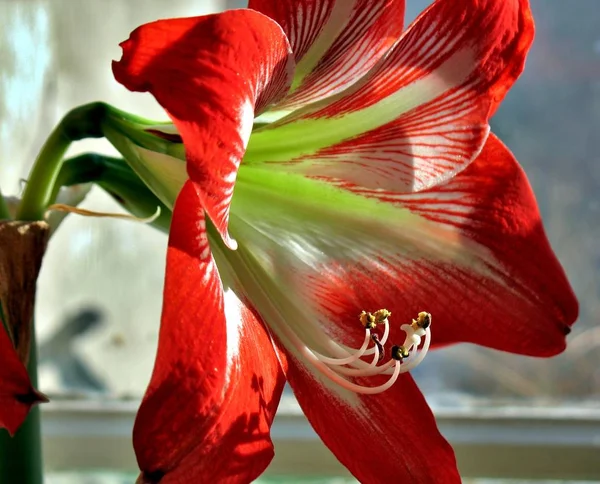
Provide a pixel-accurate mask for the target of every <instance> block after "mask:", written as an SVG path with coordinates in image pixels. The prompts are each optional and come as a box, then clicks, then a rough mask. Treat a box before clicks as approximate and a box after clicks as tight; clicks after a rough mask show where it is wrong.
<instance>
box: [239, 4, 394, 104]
mask: <svg viewBox="0 0 600 484" xmlns="http://www.w3.org/2000/svg"><path fill="white" fill-rule="evenodd" d="M404 4H405V1H404V0H337V1H336V0H301V1H295V2H291V1H277V0H250V2H249V5H248V6H249V8H253V9H255V10H258V11H260V12H262V13H264V14H266V15H268V16H269V17H271V18H272V19H274V20H275V21H277V23H279V24H280V25H281V26H282V27H283V30H284V31H285V33H286V34H287V37H288V38H289V39H290V44H291V46H292V50H293V51H294V55H295V57H296V61H297V62H298V69H299V70H302V68H303V65H304V64H305V63H307V61H308V64H309V65H306V66H305V70H306V71H307V72H302V73H300V76H301V79H299V80H297V81H295V83H298V82H299V84H298V85H297V86H294V87H295V89H294V91H293V93H292V94H291V95H289V96H288V97H287V98H286V99H285V100H284V101H283V102H282V103H281V104H280V105H279V106H278V108H282V109H287V108H295V107H297V106H300V105H302V104H306V103H309V102H314V101H317V100H319V99H322V98H324V97H327V96H331V95H333V94H335V93H338V92H340V91H342V90H343V89H345V88H346V87H348V86H350V85H351V84H353V83H354V82H356V80H357V79H360V78H361V77H362V76H363V75H364V74H366V73H367V72H368V70H369V69H370V68H371V67H373V66H374V65H375V63H376V62H377V61H378V60H379V59H380V58H381V57H382V56H383V55H384V54H385V52H386V51H387V49H388V48H389V47H390V46H391V45H392V44H393V43H394V42H395V41H396V39H397V38H398V37H399V36H400V34H401V32H402V27H403V22H404ZM306 57H310V59H307V58H306ZM303 61H304V64H303Z"/></svg>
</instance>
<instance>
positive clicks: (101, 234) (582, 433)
mask: <svg viewBox="0 0 600 484" xmlns="http://www.w3.org/2000/svg"><path fill="white" fill-rule="evenodd" d="M241 3H242V2H228V3H227V6H228V7H233V6H236V7H239V6H243V5H242V4H241ZM428 3H429V2H428V1H427V0H410V1H408V2H407V4H408V5H407V9H408V10H407V16H408V18H409V19H410V18H414V17H415V16H416V15H417V14H418V13H419V12H420V11H421V10H422V9H423V8H424V7H425V6H426V5H427V4H428ZM531 4H532V7H533V10H534V16H535V18H536V23H537V36H536V41H535V44H534V46H533V49H532V51H531V54H530V56H529V58H528V64H527V69H526V71H525V73H524V74H523V76H522V78H521V79H520V80H519V82H518V83H517V85H516V86H515V87H514V88H513V89H512V91H511V92H510V93H509V95H508V96H507V98H506V100H505V102H504V103H503V105H502V106H501V108H500V110H499V111H498V113H497V115H496V116H495V117H494V118H493V120H492V128H493V130H494V131H495V132H496V133H497V134H498V135H500V137H501V138H502V139H503V141H504V142H505V143H506V144H507V145H508V146H509V147H510V148H511V149H512V151H513V152H514V153H515V155H516V156H517V158H518V159H519V160H520V162H521V163H522V165H523V167H524V169H525V171H526V172H527V174H528V176H529V179H530V181H531V183H532V185H533V188H534V191H535V193H536V196H537V198H538V202H539V206H540V209H541V212H542V215H543V218H544V223H545V228H546V231H547V233H548V236H549V239H550V241H551V243H552V245H553V247H554V249H555V251H556V253H557V255H558V257H559V259H560V260H561V262H562V264H563V265H564V268H565V270H566V272H567V274H568V276H569V278H570V280H571V282H572V284H573V286H574V289H575V292H576V293H577V295H578V297H579V300H580V304H581V311H580V320H579V322H578V323H577V325H576V326H575V329H574V331H573V333H572V335H571V336H570V338H569V347H568V349H567V351H566V352H565V353H564V354H563V355H561V356H559V357H556V358H554V359H552V360H535V359H530V358H525V357H519V356H515V355H508V354H501V353H499V352H494V351H492V350H487V349H479V348H474V347H469V346H465V345H462V346H459V347H455V348H450V349H447V350H445V351H443V352H439V353H435V354H433V355H431V356H429V357H428V358H427V359H426V361H425V362H424V363H423V365H421V366H420V367H419V368H418V369H417V371H415V377H416V378H417V380H418V382H419V384H420V385H421V388H422V389H423V390H424V393H425V394H426V396H427V397H428V400H429V401H430V403H431V404H432V406H433V407H434V409H435V410H436V414H437V416H438V419H439V423H440V427H441V429H442V432H443V433H445V435H446V436H447V437H448V438H449V440H450V441H451V442H452V443H453V444H454V446H455V449H456V451H457V456H458V459H459V462H460V466H461V470H462V472H463V474H464V476H465V477H473V478H477V477H491V478H519V479H527V478H532V479H549V478H555V479H564V480H567V479H582V480H583V479H589V480H600V459H598V458H597V457H598V455H600V405H599V404H598V397H599V395H600V327H599V326H598V323H599V322H600V244H599V242H598V240H600V224H598V220H600V190H599V188H600V136H598V133H600V28H599V26H600V24H599V23H598V19H599V18H600V4H598V2H597V1H596V0H577V1H576V2H565V1H562V0H546V1H541V0H531ZM224 6H225V4H224V2H222V1H219V0H213V1H207V0H205V1H202V2H192V1H189V0H179V1H176V2H169V8H168V10H165V3H164V2H161V1H160V0H131V1H127V2H125V1H122V0H105V1H104V2H72V1H70V0H52V2H49V1H44V0H33V1H29V2H19V1H17V0H0V25H2V28H1V29H0V59H1V63H0V157H1V159H2V160H3V162H2V163H1V164H0V180H2V189H3V190H4V192H6V193H9V194H10V193H12V194H17V193H18V192H19V187H20V183H21V181H20V180H21V179H23V178H25V177H26V175H27V172H28V169H29V166H30V164H31V161H32V159H33V157H34V156H35V153H36V151H37V149H38V148H39V147H40V145H41V143H42V142H43V141H44V139H45V137H46V136H47V134H48V132H49V131H50V129H51V128H52V127H53V126H54V125H55V124H56V122H57V121H58V119H59V118H60V117H61V116H62V115H63V114H64V113H65V112H66V111H67V110H68V109H69V108H71V107H73V106H75V105H78V104H82V103H85V102H90V101H94V100H97V99H102V100H106V101H107V102H110V103H113V104H115V105H117V106H119V107H121V108H123V109H125V110H129V111H131V112H136V113H140V114H143V115H147V116H149V117H153V118H158V119H162V118H164V115H163V113H162V111H161V109H160V108H159V107H158V106H157V105H156V104H155V103H154V101H153V99H152V98H151V97H150V96H149V95H145V96H142V95H132V94H129V93H127V92H125V91H124V89H122V88H121V86H119V85H117V84H116V82H115V81H113V80H112V75H111V72H110V61H111V59H113V58H117V57H118V55H119V52H120V51H119V48H118V43H119V42H120V41H121V40H122V39H124V38H126V37H127V35H128V34H129V32H130V30H132V29H133V28H134V27H136V26H137V25H139V24H140V23H143V22H147V21H150V20H153V19H156V18H159V17H164V16H184V15H193V14H200V13H203V12H206V11H210V10H218V9H221V8H224ZM106 11H110V12H111V20H110V21H109V22H99V20H98V19H101V18H103V16H105V15H106ZM90 150H94V151H104V152H106V151H108V152H111V151H110V148H109V146H108V145H107V144H105V143H103V142H101V141H86V142H84V143H81V144H78V145H76V146H75V147H74V148H73V150H72V151H71V153H72V154H75V153H79V152H84V151H90ZM7 160H9V161H10V162H7ZM83 206H84V207H86V208H93V209H95V210H103V211H113V212H114V211H119V208H118V207H117V206H116V205H115V204H114V203H113V202H112V201H111V200H109V199H108V197H107V196H105V195H104V194H103V193H101V192H100V191H99V190H96V189H93V190H92V192H91V193H90V194H89V195H88V196H87V199H86V202H85V203H84V205H83ZM165 246H166V238H165V237H164V236H163V235H162V234H159V233H155V232H154V231H153V230H151V229H149V228H148V227H145V226H143V225H141V224H134V223H130V222H123V221H114V220H107V219H85V218H78V217H76V216H70V217H68V219H67V220H66V222H65V223H64V226H63V227H61V229H60V230H59V231H58V232H57V234H56V235H55V236H54V237H53V240H52V242H51V244H50V248H49V252H48V254H47V257H46V259H45V262H44V268H43V271H42V274H41V279H40V282H39V286H38V303H37V309H36V320H37V330H38V334H39V344H40V365H41V366H40V377H41V388H42V389H43V390H44V391H45V392H46V393H48V394H50V395H51V396H52V397H53V402H52V403H51V404H49V405H47V406H45V407H44V439H45V440H44V443H45V455H46V465H47V466H48V468H49V469H50V470H59V469H63V470H64V469H79V470H81V469H92V468H95V469H97V468H106V469H110V470H112V471H115V472H120V471H127V470H129V471H134V470H135V461H134V460H133V453H132V450H131V445H130V428H131V425H132V421H133V417H134V413H135V408H136V405H137V401H138V400H139V398H140V396H141V395H142V393H143V391H144V389H145V386H146V384H147V381H148V378H149V375H150V371H151V369H152V364H153V359H154V352H155V348H156V343H157V336H156V333H157V327H158V321H159V314H160V295H161V287H162V279H163V271H164V250H165ZM115 281H118V284H117V283H116V282H115ZM532 317H535V315H532ZM273 434H274V439H275V441H276V442H277V445H278V447H277V451H278V457H277V460H276V461H275V462H274V464H273V466H272V468H271V469H270V473H271V474H279V475H302V474H303V473H304V472H306V470H307V469H310V470H311V471H313V470H314V471H318V473H319V475H338V474H339V475H346V474H344V469H343V468H341V467H340V466H339V464H337V462H336V461H335V459H334V458H333V457H332V456H331V455H330V454H328V453H326V452H323V450H322V445H321V443H320V441H319V440H318V439H317V438H316V436H315V434H314V433H313V432H312V430H311V429H310V427H309V426H308V424H307V423H306V421H305V420H304V419H303V418H302V416H301V414H300V413H299V410H298V408H297V406H296V405H295V403H294V400H293V397H292V396H291V393H290V394H288V395H287V396H286V398H285V399H284V404H283V405H282V411H281V413H280V415H279V417H278V420H277V423H276V425H275V427H274V429H273ZM82 442H85V444H82ZM300 448H301V449H302V452H297V451H292V449H300ZM307 464H310V465H307ZM55 479H56V480H55V481H54V480H53V481H51V483H52V484H63V482H64V483H65V484H66V482H68V481H63V480H61V479H66V477H60V476H57V477H55ZM119 479H120V478H119V477H118V476H116V477H114V481H108V480H106V481H102V482H115V483H116V482H121V481H119ZM89 482H96V481H93V480H90V481H89ZM97 482H100V481H97ZM265 482H267V481H265ZM269 482H270V481H269ZM287 482H290V481H287ZM336 482H338V481H336ZM339 482H344V481H339ZM478 482H479V481H478ZM481 482H483V481H481ZM486 482H488V481H486ZM489 482H492V481H489ZM494 482H495V481H494Z"/></svg>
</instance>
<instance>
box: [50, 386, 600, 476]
mask: <svg viewBox="0 0 600 484" xmlns="http://www.w3.org/2000/svg"><path fill="white" fill-rule="evenodd" d="M137 406H138V403H137V402H133V401H129V402H128V401H114V400H111V401H107V400H88V399H86V400H62V401H61V400H54V401H53V402H52V403H51V404H48V405H44V406H42V409H43V436H44V437H43V439H44V459H45V466H46V468H47V469H48V470H65V469H68V470H84V469H111V470H116V471H120V470H125V471H132V470H135V469H136V468H137V466H136V463H135V457H134V454H133V449H132V446H131V429H132V426H133V420H134V417H135V412H136V410H137ZM435 413H436V417H437V421H438V424H439V427H440V430H441V432H442V433H443V434H444V435H445V436H446V437H447V438H448V440H449V441H450V443H451V444H452V445H453V447H454V449H455V452H456V457H457V460H458V463H459V468H460V470H461V475H462V476H463V477H490V478H521V479H550V478H551V479H573V480H576V479H580V480H594V481H597V480H600V408H573V407H569V408H556V407H554V408H552V407H531V406H529V407H526V406H521V407H517V406H508V407H493V406H487V407H480V406H477V407H471V408H456V409H454V408H453V409H448V408H439V409H436V412H435ZM272 438H273V441H274V443H275V453H276V455H275V459H274V460H273V463H272V464H271V466H270V467H269V469H268V471H267V473H268V474H270V475H298V476H302V475H309V474H310V475H319V476H329V475H339V476H345V475H348V472H347V471H346V470H345V469H344V468H343V467H342V466H341V465H340V464H339V463H338V462H337V460H336V459H335V457H333V455H332V454H331V453H330V452H328V451H327V450H326V449H325V448H324V446H323V444H322V443H321V441H320V440H319V438H318V436H317V435H316V434H315V432H314V431H313V430H312V428H311V427H310V425H309V424H308V422H307V421H306V420H305V419H304V416H303V415H302V412H301V411H300V409H299V407H298V405H297V404H296V402H295V400H294V399H293V397H289V396H284V398H283V399H282V402H281V406H280V411H279V413H278V415H277V418H276V420H275V423H274V425H273V428H272ZM408 445H410V444H408Z"/></svg>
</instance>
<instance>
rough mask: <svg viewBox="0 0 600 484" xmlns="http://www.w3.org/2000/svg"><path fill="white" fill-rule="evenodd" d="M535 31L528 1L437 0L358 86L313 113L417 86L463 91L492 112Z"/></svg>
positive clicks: (344, 109) (350, 107) (359, 105)
mask: <svg viewBox="0 0 600 484" xmlns="http://www.w3.org/2000/svg"><path fill="white" fill-rule="evenodd" d="M533 31H534V27H533V18H532V15H531V10H530V8H529V2H528V1H527V0H464V1H461V2H456V1H455V0H437V1H436V2H434V3H433V4H432V5H431V6H430V7H429V8H428V9H427V10H425V11H424V12H423V13H422V14H421V15H420V16H419V17H418V18H417V19H416V20H415V21H414V22H413V23H412V24H411V25H410V26H409V28H408V29H407V30H406V32H405V33H404V35H403V36H402V37H401V38H400V39H399V40H398V42H397V43H396V45H394V47H393V48H392V49H391V50H390V52H389V53H388V54H387V55H386V58H385V61H383V62H381V63H380V64H379V65H378V66H377V67H376V68H375V69H373V71H371V72H370V73H369V77H368V78H366V79H365V82H364V83H361V86H360V88H359V89H358V86H357V89H356V90H353V91H352V92H349V93H348V95H346V96H343V97H341V98H340V99H339V100H338V101H336V102H334V103H331V104H330V105H328V106H327V107H326V108H324V109H323V110H321V111H319V112H317V113H316V114H313V116H319V117H322V116H339V115H341V114H344V113H348V112H352V111H358V110H362V109H364V108H365V107H367V106H370V105H372V104H375V103H376V102H378V101H381V100H382V99H384V98H386V97H388V96H390V95H393V94H394V93H396V92H397V91H399V90H401V89H403V88H406V87H409V86H411V87H412V88H417V87H418V84H421V85H422V87H426V88H429V89H430V93H427V94H429V95H431V94H436V97H437V95H445V96H447V95H449V94H452V93H456V92H457V91H459V90H465V91H467V92H468V93H472V94H476V95H478V96H479V97H480V99H479V101H480V102H484V101H487V102H488V103H489V104H491V105H492V107H493V108H492V109H491V112H490V114H491V113H493V111H494V110H495V109H494V108H495V107H496V106H497V105H498V103H500V101H501V100H502V99H503V97H504V95H505V94H506V92H507V91H508V90H509V89H510V87H511V86H512V84H513V83H514V81H515V80H516V78H517V77H518V76H519V75H520V74H521V72H522V70H523V67H524V65H525V57H526V55H527V52H528V51H529V47H530V46H531V43H532V41H533ZM438 91H441V92H439V93H438ZM465 97H466V98H468V97H467V96H465ZM469 97H470V96H469Z"/></svg>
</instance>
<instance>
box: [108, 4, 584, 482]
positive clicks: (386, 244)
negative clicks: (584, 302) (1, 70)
mask: <svg viewBox="0 0 600 484" xmlns="http://www.w3.org/2000/svg"><path fill="white" fill-rule="evenodd" d="M249 8H250V9H242V10H234V11H228V12H224V13H220V14H216V15H208V16H203V17H196V18H183V19H169V20H160V21H157V22H153V23H150V24H147V25H143V26H141V27H139V28H138V29H136V30H135V31H134V32H133V33H132V34H131V36H130V38H129V40H127V41H125V42H124V43H123V44H122V47H123V51H124V52H123V57H122V59H121V60H120V61H118V62H116V63H115V64H114V73H115V76H116V78H117V80H118V81H119V82H121V83H122V84H124V85H125V86H126V87H127V88H129V89H130V90H134V91H148V92H150V93H151V94H152V95H154V97H155V98H156V99H157V101H158V102H159V103H160V104H161V105H162V106H163V107H164V109H165V110H166V111H167V113H168V114H169V116H170V117H171V119H172V120H173V123H174V126H175V128H176V130H174V132H172V133H170V134H168V135H167V134H164V135H163V136H165V137H167V138H170V139H174V140H178V139H179V138H178V136H180V137H181V138H180V139H181V140H183V143H184V146H185V153H186V168H187V176H182V177H181V179H180V180H179V181H176V179H177V176H174V172H175V171H176V170H177V169H176V168H174V167H175V166H176V165H178V164H180V165H183V164H182V163H180V162H177V161H175V160H173V162H172V164H171V163H170V162H169V161H168V159H167V158H168V157H166V156H165V157H164V159H163V162H164V163H163V164H162V166H160V165H161V163H155V164H154V165H153V166H152V167H151V168H148V170H149V171H145V172H144V173H140V175H141V176H142V178H144V177H146V178H148V177H150V178H151V177H152V176H155V177H157V178H160V173H161V172H165V173H168V177H167V178H168V180H175V181H174V183H175V184H176V185H177V183H180V184H183V187H182V188H181V191H180V192H179V195H178V197H177V200H176V202H175V205H174V211H173V218H172V224H171V229H170V236H169V247H168V254H167V268H166V280H165V289H164V305H163V314H162V322H161V328H160V337H159V346H158V354H157V359H156V365H155V368H154V372H153V375H152V380H151V382H150V386H149V388H148V391H147V393H146V395H145V397H144V400H143V402H142V405H141V408H140V411H139V414H138V417H137V420H136V424H135V429H134V446H135V450H136V454H137V458H138V463H139V465H140V468H141V470H142V475H141V477H140V482H152V483H154V482H161V483H166V482H220V483H222V482H248V481H251V480H252V479H254V478H255V477H257V476H258V475H259V474H260V473H261V472H262V471H263V470H264V469H265V467H266V466H267V465H268V463H269V462H270V460H271V458H272V455H273V448H272V443H271V440H270V437H269V428H270V425H271V422H272V420H273V416H274V414H275V411H276V408H277V404H278V401H279V398H280V395H281V392H282V389H283V385H284V382H285V380H286V379H287V381H288V382H289V384H290V385H291V387H292V389H293V390H294V393H295V396H296V398H297V399H298V402H299V404H300V406H301V407H302V409H303V410H304V412H305V414H306V416H307V417H308V419H309V420H310V422H311V424H312V426H313V427H314V429H315V430H316V432H317V433H318V434H319V435H320V437H321V438H322V439H323V442H325V444H326V445H327V446H328V447H329V448H330V449H331V450H332V451H333V453H334V454H335V455H336V456H337V458H338V459H339V460H340V461H341V462H342V463H343V464H344V465H345V466H346V467H347V468H348V469H349V470H350V471H351V472H352V474H354V475H355V476H356V477H357V478H358V479H359V480H360V481H362V482H377V483H379V482H402V481H404V480H407V481H410V482H432V483H433V482H434V483H447V482H459V481H460V478H459V475H458V473H457V469H456V465H455V459H454V455H453V452H452V449H451V448H450V446H449V445H448V444H447V442H446V441H445V440H444V438H443V437H442V436H441V435H440V433H439V432H438V430H437V427H436V424H435V420H434V417H433V415H432V413H431V411H430V410H429V408H428V406H427V404H426V402H425V400H424V398H423V396H422V394H421V393H420V391H419V390H418V388H417V386H416V385H415V383H414V381H413V379H412V377H411V376H410V373H409V370H410V369H412V368H413V367H414V366H416V365H417V364H418V363H419V362H420V360H421V359H422V358H423V356H424V355H425V353H426V351H427V349H428V347H429V345H431V346H433V347H435V346H442V345H447V344H451V343H457V342H471V343H476V344H479V345H483V346H488V347H491V348H496V349H499V350H504V351H509V352H513V353H520V354H526V355H535V356H550V355H554V354H557V353H559V352H560V351H562V350H563V349H564V347H565V335H566V334H567V333H568V332H569V327H570V325H571V324H572V323H573V322H574V320H575V318H576V314H577V303H576V300H575V298H574V296H573V293H572V291H571V289H570V287H569V284H568V282H567V280H566V278H565V275H564V273H563V270H562V268H561V267H560V265H559V263H558V262H557V260H556V258H555V256H554V254H553V253H552V250H551V248H550V246H549V244H548V241H547V239H546V236H545V234H544V231H543V228H542V224H541V220H540V216H539V213H538V210H537V206H536V202H535V199H534V196H533V194H532V191H531V188H530V186H529V184H528V182H527V179H526V177H525V174H524V173H523V171H522V169H521V168H520V166H519V165H518V163H517V162H516V161H515V159H514V158H513V156H512V155H511V154H510V152H509V151H508V150H507V148H506V147H505V146H504V145H503V144H502V143H501V142H500V141H499V140H498V139H497V138H496V137H495V136H494V135H491V134H489V126H488V120H489V117H490V116H491V115H492V114H493V113H494V111H495V110H496V108H497V106H498V104H499V103H500V101H501V100H502V98H503V97H504V95H505V93H506V92H507V90H508V89H509V88H510V86H511V85H512V84H513V82H514V81H515V79H516V77H517V76H518V75H519V73H520V72H521V71H522V69H523V65H524V62H525V56H526V53H527V51H528V49H529V46H530V44H531V41H532V38H533V22H532V18H531V12H530V9H529V5H528V2H527V1H526V0H438V1H436V2H434V3H433V4H432V5H431V6H430V7H429V8H428V9H427V10H426V11H425V12H423V13H422V14H421V15H420V16H419V17H418V18H417V19H416V20H415V21H414V22H413V23H412V24H411V25H410V26H409V27H408V28H407V29H406V30H404V31H403V13H404V1H403V0H337V1H336V0H296V1H293V0H251V1H250V5H249ZM165 130H166V128H165V129H164V130H163V132H166V131H165ZM152 170H154V171H153V173H154V175H152V173H150V172H151V171H152ZM161 170H162V171H161ZM149 173H150V174H149ZM186 178H187V179H186ZM162 182H163V184H164V180H162ZM149 186H150V188H152V187H153V186H157V184H152V183H149ZM180 186H181V185H177V191H178V190H179V188H180ZM157 195H158V196H159V198H161V199H163V201H164V194H159V193H157ZM363 311H364V312H363ZM430 315H432V316H430ZM432 318H433V319H432ZM430 323H431V324H430Z"/></svg>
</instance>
